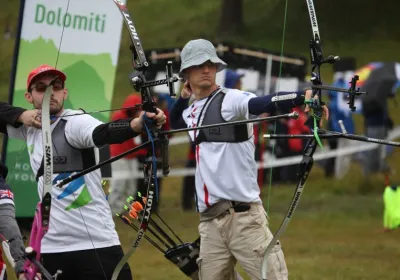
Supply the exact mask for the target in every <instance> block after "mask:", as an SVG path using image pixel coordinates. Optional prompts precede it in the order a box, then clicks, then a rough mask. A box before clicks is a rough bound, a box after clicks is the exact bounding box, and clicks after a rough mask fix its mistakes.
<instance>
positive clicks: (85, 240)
mask: <svg viewBox="0 0 400 280" xmlns="http://www.w3.org/2000/svg"><path fill="white" fill-rule="evenodd" d="M76 113H81V112H80V111H72V110H65V111H64V112H63V114H62V115H63V116H64V115H72V114H76ZM65 119H66V120H67V124H66V126H65V137H66V140H67V141H68V143H69V144H70V145H71V146H73V147H74V148H77V149H82V148H91V147H95V145H94V143H93V138H92V133H93V130H94V129H95V128H96V126H98V125H100V124H102V122H100V121H99V120H97V119H95V118H93V117H91V116H90V115H79V116H74V117H68V118H65ZM59 120H60V118H58V119H57V121H56V122H54V123H53V124H52V125H51V129H52V131H53V129H54V128H55V126H56V125H57V124H58V122H59ZM7 133H8V136H9V137H10V138H19V139H22V140H24V141H25V142H26V143H27V147H28V151H29V157H30V164H31V167H32V170H33V173H34V174H36V173H37V172H38V169H39V168H40V165H41V163H42V159H43V143H42V130H41V129H36V128H33V127H29V128H28V127H25V126H21V127H19V128H13V127H12V126H7ZM53 152H54V153H55V152H56V151H53ZM57 176H58V178H57V180H58V179H60V176H61V174H54V175H53V182H54V179H56V177H57ZM42 190H43V176H41V177H40V179H39V182H38V192H39V197H40V199H41V198H42ZM51 195H52V203H51V210H50V225H49V231H48V232H47V233H46V235H45V236H44V237H43V239H42V252H43V253H56V252H67V251H77V250H87V249H93V248H104V247H110V246H115V245H119V244H120V242H119V238H118V235H117V232H116V231H115V224H114V222H113V219H112V215H111V210H110V207H109V205H108V202H107V200H106V196H105V193H104V191H103V188H102V185H101V173H100V169H97V170H96V171H93V172H91V173H89V174H87V175H85V176H83V177H81V178H80V179H77V180H74V181H72V182H71V183H69V184H67V185H65V186H63V187H62V188H56V187H53V188H52V192H51ZM92 242H93V243H92Z"/></svg>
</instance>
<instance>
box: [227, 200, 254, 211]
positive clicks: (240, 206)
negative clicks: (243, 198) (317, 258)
mask: <svg viewBox="0 0 400 280" xmlns="http://www.w3.org/2000/svg"><path fill="white" fill-rule="evenodd" d="M231 204H232V207H231V208H232V209H233V211H235V213H240V212H246V211H248V210H249V209H250V207H251V205H250V204H249V203H245V202H237V201H231ZM225 212H226V213H229V210H226V211H225Z"/></svg>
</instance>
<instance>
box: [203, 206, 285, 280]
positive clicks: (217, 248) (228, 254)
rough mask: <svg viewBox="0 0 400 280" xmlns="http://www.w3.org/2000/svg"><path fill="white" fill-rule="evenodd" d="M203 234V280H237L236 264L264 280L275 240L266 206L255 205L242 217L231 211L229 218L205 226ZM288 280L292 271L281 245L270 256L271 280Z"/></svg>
mask: <svg viewBox="0 0 400 280" xmlns="http://www.w3.org/2000/svg"><path fill="white" fill-rule="evenodd" d="M199 233H200V238H201V243H200V255H199V258H198V260H197V264H198V266H199V279H200V280H225V279H226V280H231V279H235V275H234V274H235V271H234V267H235V265H236V262H239V264H240V265H241V266H242V267H243V269H244V270H245V271H246V273H247V274H248V275H249V276H250V278H251V279H252V280H253V279H257V280H259V279H260V280H261V265H262V260H263V257H264V252H265V250H266V248H267V246H268V244H269V242H270V241H271V240H272V238H273V235H272V233H271V231H270V230H269V228H268V221H267V217H266V215H265V211H264V208H263V206H262V205H260V204H251V207H250V209H249V210H248V211H245V212H239V213H236V212H234V210H233V209H232V208H231V209H230V210H229V214H222V215H220V216H218V217H217V218H214V219H213V220H210V221H204V222H201V223H200V225H199ZM286 279H288V271H287V267H286V263H285V259H284V255H283V252H282V249H281V245H280V243H279V241H278V243H277V244H276V245H275V246H274V248H273V249H272V250H271V253H270V254H269V256H268V280H286Z"/></svg>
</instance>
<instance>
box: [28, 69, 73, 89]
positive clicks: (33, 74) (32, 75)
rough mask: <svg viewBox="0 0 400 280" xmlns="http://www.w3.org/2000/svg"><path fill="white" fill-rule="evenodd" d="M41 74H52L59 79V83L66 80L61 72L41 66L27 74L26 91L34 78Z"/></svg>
mask: <svg viewBox="0 0 400 280" xmlns="http://www.w3.org/2000/svg"><path fill="white" fill-rule="evenodd" d="M43 73H51V74H54V75H56V76H58V78H59V79H60V80H61V81H63V82H65V80H66V79H67V76H66V75H65V74H64V73H63V72H61V71H60V70H57V69H56V68H54V67H52V66H50V65H47V64H42V65H40V66H39V67H37V68H35V69H33V70H32V71H31V72H30V73H29V75H28V80H27V81H26V88H27V90H29V88H30V86H31V84H32V80H33V79H34V78H36V77H37V76H39V75H41V74H43Z"/></svg>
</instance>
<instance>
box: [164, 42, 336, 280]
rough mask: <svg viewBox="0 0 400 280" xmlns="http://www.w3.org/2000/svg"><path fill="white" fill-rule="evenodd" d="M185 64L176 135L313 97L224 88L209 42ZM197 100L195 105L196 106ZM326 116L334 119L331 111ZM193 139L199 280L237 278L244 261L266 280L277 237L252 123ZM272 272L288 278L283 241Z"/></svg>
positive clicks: (185, 57)
mask: <svg viewBox="0 0 400 280" xmlns="http://www.w3.org/2000/svg"><path fill="white" fill-rule="evenodd" d="M181 60H182V64H181V68H180V72H179V75H180V76H181V77H183V78H184V79H185V80H186V82H185V84H184V87H183V90H182V92H181V94H180V97H179V98H178V100H177V102H176V103H175V104H174V107H173V109H172V111H171V114H170V120H171V125H172V127H173V128H181V127H198V126H202V125H208V124H215V123H222V122H229V121H237V120H244V119H249V118H250V117H251V116H252V115H255V116H257V115H260V114H262V113H276V112H277V111H280V110H290V109H291V108H293V107H296V106H299V105H303V104H304V101H305V99H310V98H311V93H312V92H311V91H310V90H308V91H298V92H278V93H276V94H271V95H268V96H263V97H257V96H256V95H255V94H253V93H250V92H245V91H241V90H238V89H229V88H222V87H220V86H219V85H217V84H216V82H215V80H216V73H217V72H219V71H221V70H222V69H224V68H225V67H226V63H225V62H224V61H222V60H221V59H220V58H219V57H218V56H217V53H216V50H215V47H214V45H213V44H212V43H211V42H209V41H207V40H204V39H197V40H192V41H190V42H188V43H187V44H186V45H185V47H184V48H183V50H182V52H181ZM190 96H193V97H194V100H195V101H194V102H193V103H192V104H191V105H190V106H189V97H190ZM306 110H309V108H306ZM324 111H325V115H326V117H327V115H328V111H327V109H326V108H325V109H324ZM189 135H190V137H191V140H192V141H194V142H195V144H196V175H195V182H196V202H197V210H198V212H200V225H199V233H200V237H201V246H200V256H199V259H198V265H199V278H200V280H211V279H212V280H214V279H234V267H235V264H236V262H239V263H240V265H241V266H242V267H243V269H244V270H245V271H246V273H247V274H248V275H249V276H250V278H251V279H261V264H262V260H263V255H264V252H265V250H266V248H267V246H268V244H269V242H270V241H271V240H272V238H273V236H272V233H271V231H270V230H269V228H268V221H267V216H266V214H265V211H264V208H263V206H262V201H261V199H260V187H259V186H258V183H257V166H256V161H255V159H254V153H255V147H254V136H253V128H252V124H243V125H237V126H224V127H219V128H213V129H208V130H200V131H199V130H197V131H191V132H189ZM268 268H269V271H268V275H269V277H270V278H269V280H275V279H279V280H284V279H288V271H287V267H286V263H285V259H284V254H283V252H282V249H281V244H280V242H279V241H278V242H277V243H276V245H275V247H274V248H273V249H272V251H271V254H270V255H269V257H268Z"/></svg>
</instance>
